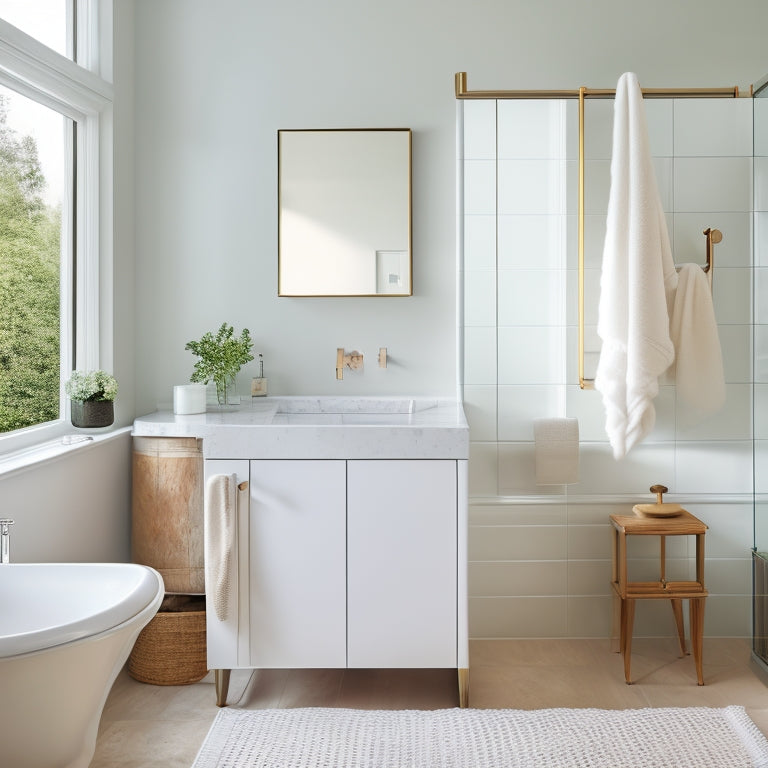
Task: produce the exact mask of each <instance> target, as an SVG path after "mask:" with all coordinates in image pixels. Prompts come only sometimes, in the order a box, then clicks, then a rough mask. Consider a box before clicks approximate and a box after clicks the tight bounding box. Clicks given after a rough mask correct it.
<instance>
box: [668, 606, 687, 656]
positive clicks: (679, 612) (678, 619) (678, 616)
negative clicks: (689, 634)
mask: <svg viewBox="0 0 768 768" xmlns="http://www.w3.org/2000/svg"><path fill="white" fill-rule="evenodd" d="M669 602H670V603H671V604H672V613H673V614H674V616H675V625H676V626H677V637H678V639H679V640H680V654H681V655H682V656H685V655H686V654H687V653H688V651H687V650H686V649H685V625H684V624H683V601H682V600H678V599H672V600H670V601H669Z"/></svg>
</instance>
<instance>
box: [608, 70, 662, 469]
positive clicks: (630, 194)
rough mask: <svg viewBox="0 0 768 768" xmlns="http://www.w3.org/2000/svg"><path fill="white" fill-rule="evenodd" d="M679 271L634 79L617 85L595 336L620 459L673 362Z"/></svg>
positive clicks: (641, 432) (643, 431) (646, 423)
mask: <svg viewBox="0 0 768 768" xmlns="http://www.w3.org/2000/svg"><path fill="white" fill-rule="evenodd" d="M676 285H677V273H676V272H675V265H674V262H673V260H672V249H671V247H670V244H669V235H668V233H667V224H666V220H665V218H664V211H663V209H662V206H661V200H660V198H659V192H658V189H657V187H656V177H655V173H654V170H653V165H652V162H651V152H650V147H649V144H648V130H647V126H646V120H645V110H644V106H643V96H642V91H641V90H640V85H639V84H638V82H637V76H636V75H634V74H633V73H631V72H627V73H625V74H623V75H622V76H621V77H620V78H619V82H618V84H617V86H616V101H615V104H614V124H613V154H612V158H611V191H610V196H609V201H608V217H607V221H606V234H605V245H604V248H603V265H602V275H601V280H600V289H601V290H600V304H599V314H598V324H597V332H598V334H599V335H600V338H601V339H602V342H603V343H602V350H601V353H600V360H599V362H598V366H597V373H596V376H595V388H596V389H597V390H599V391H600V393H601V394H602V396H603V404H604V406H605V411H606V422H605V425H606V426H605V428H606V432H607V433H608V438H609V440H610V443H611V447H612V448H613V455H614V458H616V459H621V458H622V457H623V456H625V455H626V454H627V452H628V451H629V450H630V449H631V448H632V447H633V446H634V445H636V444H637V443H638V442H639V441H641V440H642V439H643V438H644V437H645V436H646V435H647V434H648V433H649V432H650V431H651V429H652V428H653V425H654V422H655V419H656V412H655V410H654V407H653V398H654V397H656V395H657V394H658V391H659V386H658V378H659V376H661V374H663V373H664V371H665V370H666V369H667V368H668V367H669V366H670V364H671V363H672V361H673V360H674V355H675V352H674V346H673V344H672V340H671V338H670V335H669V310H670V309H671V306H672V301H673V299H674V292H675V288H676Z"/></svg>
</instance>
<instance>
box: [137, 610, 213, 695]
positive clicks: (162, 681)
mask: <svg viewBox="0 0 768 768" xmlns="http://www.w3.org/2000/svg"><path fill="white" fill-rule="evenodd" d="M207 673H208V666H207V659H206V644H205V598H204V597H202V596H199V597H191V596H183V595H169V596H167V597H166V598H165V600H163V604H162V605H161V606H160V610H159V611H158V613H157V614H156V615H155V617H154V618H153V619H152V621H150V622H149V624H147V626H146V627H144V629H142V630H141V633H140V634H139V636H138V638H137V639H136V644H135V645H134V646H133V650H132V651H131V655H130V656H129V657H128V674H130V676H131V677H132V678H133V679H134V680H138V681H139V682H141V683H150V684H151V685H189V684H190V683H196V682H197V681H198V680H202V679H203V678H204V677H205V676H206V674H207Z"/></svg>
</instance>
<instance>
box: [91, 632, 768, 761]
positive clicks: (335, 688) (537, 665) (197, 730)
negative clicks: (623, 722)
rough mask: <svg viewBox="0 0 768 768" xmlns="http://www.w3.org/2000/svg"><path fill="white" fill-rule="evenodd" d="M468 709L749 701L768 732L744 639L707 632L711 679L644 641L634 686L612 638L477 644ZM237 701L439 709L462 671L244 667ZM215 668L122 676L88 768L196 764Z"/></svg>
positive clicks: (209, 715)
mask: <svg viewBox="0 0 768 768" xmlns="http://www.w3.org/2000/svg"><path fill="white" fill-rule="evenodd" d="M470 669H471V671H470V706H472V707H476V708H514V709H543V708H549V707H596V708H600V709H637V708H642V707H687V706H707V707H723V706H727V705H729V704H740V705H742V706H744V707H745V708H746V710H747V713H748V714H749V716H750V717H751V718H752V719H753V720H754V722H755V723H756V724H757V725H758V727H759V728H760V729H761V731H762V732H763V733H764V734H766V735H768V687H766V685H765V684H764V683H763V682H762V680H761V679H760V678H759V677H758V675H757V674H756V672H755V671H754V668H753V665H752V663H751V662H750V646H749V642H748V641H747V640H743V639H707V640H706V641H705V643H704V679H705V683H706V684H705V685H704V686H701V687H700V686H698V685H696V672H695V669H694V666H693V659H692V657H690V656H687V657H683V658H678V649H677V646H676V642H675V641H674V640H672V639H668V640H667V639H642V638H635V640H634V641H633V648H632V676H633V680H634V684H633V685H631V686H628V685H626V684H625V683H624V672H623V665H622V661H621V657H620V656H619V654H617V653H612V652H611V649H610V647H609V642H608V641H607V640H474V641H472V642H471V647H470ZM228 703H229V706H233V707H243V708H246V709H262V708H270V707H277V708H280V707H353V708H363V709H406V708H408V709H439V708H448V707H455V706H457V705H458V693H457V686H456V672H455V671H453V670H258V671H255V672H253V673H251V672H250V671H243V670H235V671H233V673H232V682H231V684H230V691H229V699H228ZM217 711H218V710H217V708H216V705H215V693H214V685H213V675H211V674H209V675H207V676H206V677H205V678H204V679H203V680H202V681H200V682H199V683H196V684H194V685H188V686H179V687H170V686H169V687H166V686H153V685H146V684H143V683H138V682H136V681H135V680H133V679H132V678H131V677H129V676H128V674H127V673H126V672H125V671H123V672H122V673H121V674H120V676H119V677H118V679H117V681H116V682H115V685H114V686H113V689H112V692H111V694H110V696H109V699H108V700H107V704H106V707H105V709H104V714H103V717H102V721H101V726H100V730H99V739H98V743H97V746H96V754H95V756H94V759H93V762H92V763H91V768H161V766H162V768H189V766H191V765H192V762H193V761H194V758H195V755H196V754H197V750H198V749H199V747H200V745H201V744H202V742H203V739H204V738H205V735H206V733H207V732H208V728H209V727H210V724H211V721H212V720H213V718H214V716H215V715H216V712H217Z"/></svg>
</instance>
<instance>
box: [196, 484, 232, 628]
mask: <svg viewBox="0 0 768 768" xmlns="http://www.w3.org/2000/svg"><path fill="white" fill-rule="evenodd" d="M236 522H237V477H236V476H235V475H212V476H211V477H210V478H208V482H207V483H206V486H205V520H204V523H205V526H204V533H205V537H204V538H205V593H206V595H207V597H208V600H210V601H211V602H212V604H213V609H214V612H215V613H216V617H217V618H218V619H219V621H226V619H227V617H228V615H229V602H230V568H231V564H232V548H233V546H234V542H235V525H236Z"/></svg>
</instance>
